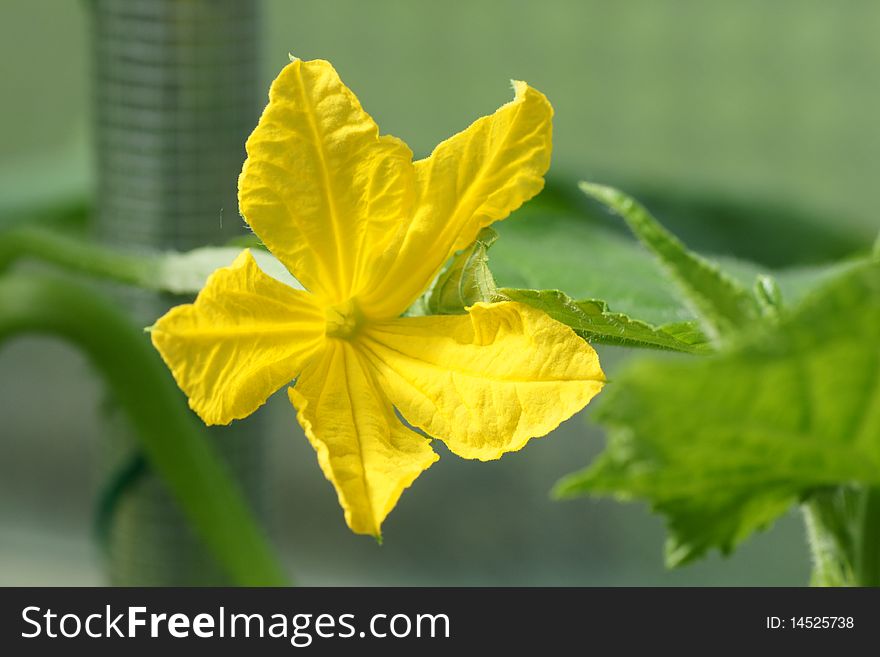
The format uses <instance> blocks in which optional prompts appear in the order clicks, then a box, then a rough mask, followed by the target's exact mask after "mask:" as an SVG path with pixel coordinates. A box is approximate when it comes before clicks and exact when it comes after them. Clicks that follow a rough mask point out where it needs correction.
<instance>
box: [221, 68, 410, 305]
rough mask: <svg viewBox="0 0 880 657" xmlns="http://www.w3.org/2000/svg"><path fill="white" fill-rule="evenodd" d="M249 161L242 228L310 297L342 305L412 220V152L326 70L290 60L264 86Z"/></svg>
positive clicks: (241, 200)
mask: <svg viewBox="0 0 880 657" xmlns="http://www.w3.org/2000/svg"><path fill="white" fill-rule="evenodd" d="M247 153H248V159H247V161H246V162H245V165H244V168H243V169H242V173H241V177H240V178H239V191H238V197H239V204H240V208H241V212H242V214H243V215H244V218H245V220H246V221H247V222H248V224H250V226H251V228H253V230H254V232H255V233H256V234H257V235H258V236H259V237H260V239H261V240H263V243H264V244H265V245H266V246H267V247H268V248H269V250H270V251H271V252H272V253H273V254H274V255H275V257H277V258H278V259H279V260H281V261H282V262H283V263H284V264H285V266H287V268H288V269H289V270H290V272H291V273H292V274H293V275H294V276H295V277H296V278H297V279H298V280H299V281H300V282H301V283H302V284H303V285H304V286H305V287H306V288H307V289H308V290H310V291H312V292H314V293H316V294H319V295H321V296H322V297H323V298H325V300H326V301H327V302H329V303H331V304H332V303H341V302H344V301H347V300H348V299H349V298H351V297H352V296H353V295H354V294H355V293H356V292H357V290H358V289H359V288H360V287H362V286H363V285H364V284H365V281H364V276H365V272H368V271H370V270H371V269H372V268H373V262H372V260H373V259H375V258H378V257H379V256H380V255H381V254H382V253H383V252H384V251H385V250H386V246H387V243H388V241H389V240H391V239H392V238H393V236H394V235H395V234H396V232H397V230H398V225H399V223H400V221H402V219H403V218H404V217H408V216H410V214H411V213H412V205H413V203H414V199H415V187H414V185H415V182H414V177H415V173H414V170H413V165H412V152H411V151H410V150H409V148H408V147H407V146H406V144H404V143H403V142H402V141H400V140H399V139H395V138H394V137H388V136H383V137H380V136H379V130H378V127H377V126H376V124H375V123H374V122H373V119H372V118H370V116H369V114H367V113H366V112H365V111H364V110H363V108H362V107H361V105H360V103H359V102H358V99H357V98H356V97H355V95H354V94H353V93H352V92H351V90H350V89H349V88H348V87H346V86H345V85H344V84H343V83H342V81H341V80H340V79H339V76H338V75H337V73H336V71H335V70H334V69H333V67H332V66H331V65H330V64H329V63H328V62H326V61H322V60H315V61H309V62H303V61H301V60H295V61H294V62H292V63H291V64H289V65H288V66H286V67H285V68H284V70H283V71H282V72H281V73H280V74H279V76H278V78H277V79H276V80H275V82H274V83H273V84H272V87H271V90H270V91H269V105H268V106H267V107H266V109H265V111H264V112H263V115H262V117H261V118H260V122H259V124H258V125H257V127H256V129H255V130H254V132H253V134H252V135H251V136H250V138H249V139H248V141H247Z"/></svg>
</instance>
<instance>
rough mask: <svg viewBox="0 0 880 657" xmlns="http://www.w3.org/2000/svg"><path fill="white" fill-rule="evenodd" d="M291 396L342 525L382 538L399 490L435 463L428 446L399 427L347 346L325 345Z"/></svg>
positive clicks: (343, 343)
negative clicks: (336, 500) (342, 515)
mask: <svg viewBox="0 0 880 657" xmlns="http://www.w3.org/2000/svg"><path fill="white" fill-rule="evenodd" d="M288 392H289V394H290V401H291V403H292V404H293V405H294V406H295V407H296V409H297V411H298V413H297V417H298V419H299V423H300V424H301V425H302V427H303V429H304V430H305V433H306V436H308V438H309V441H310V442H311V443H312V446H313V447H314V448H315V451H317V452H318V463H320V465H321V469H322V470H323V471H324V475H325V476H326V477H327V479H329V480H330V481H331V482H332V483H333V485H334V486H335V487H336V493H337V495H338V496H339V504H340V505H341V506H342V509H343V511H344V512H345V522H347V523H348V526H349V527H350V528H351V530H352V531H354V532H356V533H358V534H372V535H373V536H380V535H381V526H382V521H383V520H384V519H385V516H387V515H388V513H389V512H390V511H391V509H393V508H394V505H395V504H397V500H398V499H399V498H400V495H401V493H402V492H403V490H404V489H405V488H407V487H408V486H409V485H410V484H411V483H412V482H413V481H415V479H416V477H418V476H419V475H420V474H421V473H422V472H423V471H424V470H426V469H427V468H428V467H429V466H430V465H431V464H432V463H434V461H436V460H437V458H438V456H437V454H435V453H434V451H433V450H432V449H431V445H430V441H428V440H427V439H425V438H423V437H422V436H420V435H418V434H416V433H414V432H413V431H411V430H409V429H407V428H406V427H404V426H403V425H402V424H401V423H400V420H398V419H397V416H396V415H395V413H394V409H393V407H392V406H391V404H390V403H389V402H388V400H387V399H386V398H385V396H384V394H383V393H382V392H381V391H380V390H379V389H378V388H377V387H376V384H375V381H374V379H373V374H372V373H371V372H370V371H369V370H368V369H367V367H365V363H364V362H363V360H362V357H361V356H360V355H359V354H358V352H357V351H356V350H355V348H354V347H353V346H352V345H351V343H349V342H346V341H343V340H335V339H329V340H327V346H326V349H325V350H324V352H323V354H322V355H321V357H319V358H316V359H315V360H314V361H313V362H312V363H310V364H309V366H308V367H307V368H306V369H305V370H304V371H303V373H302V374H301V375H300V377H299V379H298V380H297V382H296V386H295V387H293V388H289V389H288Z"/></svg>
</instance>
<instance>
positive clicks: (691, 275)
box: [580, 182, 760, 338]
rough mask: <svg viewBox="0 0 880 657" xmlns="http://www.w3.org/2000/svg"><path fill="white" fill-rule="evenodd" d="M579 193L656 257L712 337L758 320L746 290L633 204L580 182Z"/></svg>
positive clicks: (618, 193) (618, 194)
mask: <svg viewBox="0 0 880 657" xmlns="http://www.w3.org/2000/svg"><path fill="white" fill-rule="evenodd" d="M580 188H581V190H582V191H583V192H584V193H585V194H587V195H588V196H590V197H591V198H594V199H596V200H597V201H599V202H600V203H603V204H605V205H606V206H608V208H609V209H611V210H612V211H614V212H615V213H617V214H619V215H620V216H621V217H622V218H623V220H624V221H626V223H627V225H628V226H629V228H630V230H631V231H632V232H633V234H635V235H636V237H638V238H639V240H640V241H641V242H642V244H644V245H645V246H646V247H647V248H648V249H650V250H651V252H652V253H653V254H654V255H655V256H656V257H657V259H658V261H659V262H660V264H661V265H662V266H663V269H664V270H665V271H666V272H667V273H668V274H669V276H670V278H671V279H672V280H673V281H674V282H675V283H676V284H677V286H678V288H679V290H680V291H681V293H682V295H683V297H684V299H685V301H687V302H689V303H690V304H691V305H692V307H693V309H694V312H696V313H697V315H698V317H699V318H700V319H701V320H702V321H703V324H704V326H705V328H706V331H707V333H709V334H710V335H711V336H712V337H718V338H722V337H725V336H727V335H730V334H732V333H734V332H735V331H736V330H737V329H739V328H742V327H744V326H748V325H749V324H750V323H751V322H753V321H754V320H755V319H756V318H757V317H758V316H759V315H760V312H759V308H758V306H757V303H756V301H755V299H754V298H753V297H752V296H751V295H750V294H749V292H748V290H747V289H746V288H744V287H742V286H741V285H740V284H739V283H738V282H737V281H736V280H735V279H733V278H732V277H730V276H728V275H726V274H724V273H723V272H722V271H721V269H719V268H718V266H716V265H715V264H714V263H712V262H710V261H708V260H706V259H705V258H703V257H701V256H699V255H697V254H696V253H693V252H692V251H689V250H688V249H687V248H686V247H685V246H684V244H682V243H681V241H680V240H678V238H676V237H675V236H674V235H672V234H671V233H670V232H669V231H667V230H666V229H665V228H663V226H661V225H660V224H659V223H658V222H657V220H656V219H654V217H652V216H651V215H650V213H648V211H647V210H646V209H645V208H644V207H642V206H641V205H640V204H639V203H637V202H636V201H635V200H633V199H632V198H630V197H629V196H627V195H625V194H624V193H623V192H621V191H619V190H616V189H614V188H612V187H606V186H604V185H595V184H592V183H587V182H582V183H581V184H580Z"/></svg>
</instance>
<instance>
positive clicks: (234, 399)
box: [150, 250, 325, 424]
mask: <svg viewBox="0 0 880 657" xmlns="http://www.w3.org/2000/svg"><path fill="white" fill-rule="evenodd" d="M324 328H325V317H324V311H323V310H322V309H321V308H320V307H319V306H318V305H317V304H316V303H315V301H314V300H313V298H312V295H310V294H309V293H308V292H303V291H302V290H295V289H293V288H292V287H289V286H287V285H285V284H284V283H280V282H278V281H276V280H275V279H274V278H270V277H269V276H267V275H266V274H264V273H263V272H262V271H260V268H259V267H258V266H257V263H256V262H255V261H254V257H253V256H252V255H251V253H250V251H248V250H245V251H243V252H242V253H241V255H239V256H238V258H236V259H235V262H234V263H232V265H231V266H229V267H224V268H222V269H218V270H217V271H215V272H214V273H213V274H212V275H211V277H210V278H209V279H208V282H207V283H206V284H205V287H204V288H203V289H202V291H201V292H200V293H199V296H198V297H197V298H196V300H195V303H191V304H184V305H181V306H176V307H175V308H172V309H171V310H169V311H168V313H166V314H165V315H164V316H163V317H161V318H160V319H159V321H157V322H156V324H155V325H154V326H153V327H152V330H151V333H150V336H151V338H152V340H153V345H155V347H156V349H158V350H159V353H160V354H161V355H162V358H163V360H164V361H165V363H166V364H167V365H168V367H169V368H170V369H171V373H172V374H173V375H174V379H175V380H176V381H177V385H179V386H180V388H181V389H182V390H183V391H184V392H185V393H186V396H187V397H188V398H189V405H190V407H191V408H192V409H193V410H194V411H195V412H196V413H198V415H199V417H201V418H202V419H203V420H204V421H205V423H206V424H229V423H230V422H231V421H232V420H235V419H239V418H243V417H247V416H248V415H250V414H251V413H253V412H254V411H255V410H256V409H257V408H259V407H260V406H261V405H262V404H263V403H264V402H265V401H266V399H268V397H269V395H271V394H272V393H273V392H275V391H276V390H278V389H279V388H281V387H282V386H283V385H284V384H286V383H289V382H290V381H292V380H293V379H294V378H296V375H297V374H298V373H299V371H300V369H301V368H302V366H303V365H304V364H305V362H306V361H307V360H308V358H309V357H310V356H311V355H312V354H314V353H315V352H316V351H317V350H318V349H319V348H320V346H321V343H322V342H323V341H324Z"/></svg>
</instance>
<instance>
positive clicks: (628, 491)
mask: <svg viewBox="0 0 880 657" xmlns="http://www.w3.org/2000/svg"><path fill="white" fill-rule="evenodd" d="M878 336H880V264H878V263H866V264H863V265H861V266H859V267H857V268H854V269H853V270H851V271H850V272H848V273H846V274H844V275H843V276H841V277H840V278H838V279H836V280H834V281H832V282H831V283H829V284H828V285H826V286H825V287H824V288H823V289H822V290H821V291H819V292H816V293H814V294H812V295H810V296H809V297H808V298H807V299H806V300H805V301H804V302H803V303H802V304H801V305H800V306H799V307H798V308H797V309H796V310H795V311H794V312H792V313H789V314H786V313H783V315H782V316H781V318H780V320H779V322H778V323H762V324H759V325H758V326H756V327H755V329H754V330H753V331H752V332H751V334H750V336H749V337H746V338H743V339H742V340H741V341H740V342H739V343H738V344H736V345H734V346H731V347H730V348H728V350H727V351H726V352H723V353H721V354H719V355H716V356H710V357H707V358H704V359H699V360H693V359H687V360H683V359H680V358H667V359H640V360H638V361H636V362H634V363H632V364H631V365H630V366H629V367H628V368H627V369H626V370H625V371H624V372H623V373H622V374H620V375H619V376H618V377H617V378H616V385H615V386H614V387H613V388H611V387H609V389H608V391H607V392H606V393H605V398H604V401H603V403H602V404H601V405H600V407H599V410H598V419H599V421H600V422H601V423H602V424H604V425H605V426H606V427H607V428H608V430H609V442H608V445H607V448H606V450H605V452H604V453H603V454H602V455H601V456H600V457H599V458H598V459H597V460H596V461H595V462H594V463H593V464H592V465H591V466H590V467H589V468H588V469H587V470H586V471H584V472H581V473H578V474H574V475H571V476H569V477H568V478H566V479H565V480H563V481H562V482H560V484H559V485H558V487H557V493H558V494H559V495H561V496H572V495H580V494H585V493H589V494H612V495H616V496H619V497H622V498H641V499H645V500H648V501H649V502H650V503H651V505H652V506H653V507H654V508H655V509H656V510H658V511H660V512H661V513H663V514H664V515H666V516H667V519H668V525H669V531H670V543H669V547H668V552H667V559H668V561H669V563H670V564H672V565H677V564H680V563H684V562H687V561H690V560H692V559H694V558H696V557H698V556H700V555H701V554H703V553H704V552H705V551H707V550H708V549H710V548H713V547H716V548H719V549H721V550H722V551H724V552H727V551H729V550H731V549H732V548H733V547H734V546H736V545H737V544H738V543H739V542H740V541H742V540H743V539H745V538H746V537H747V536H748V535H749V534H751V533H752V532H754V531H755V530H757V529H759V528H761V527H763V526H765V525H767V524H768V523H770V522H772V521H773V520H774V519H775V518H777V517H778V516H779V515H780V514H782V513H783V512H785V510H786V509H788V508H789V507H790V506H791V505H792V504H794V503H796V502H797V501H799V500H801V499H803V498H805V497H806V496H808V495H809V494H810V493H811V492H813V491H815V490H817V489H824V488H827V487H833V486H837V485H841V484H849V483H858V484H864V485H869V486H877V485H878V484H880V340H878Z"/></svg>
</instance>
